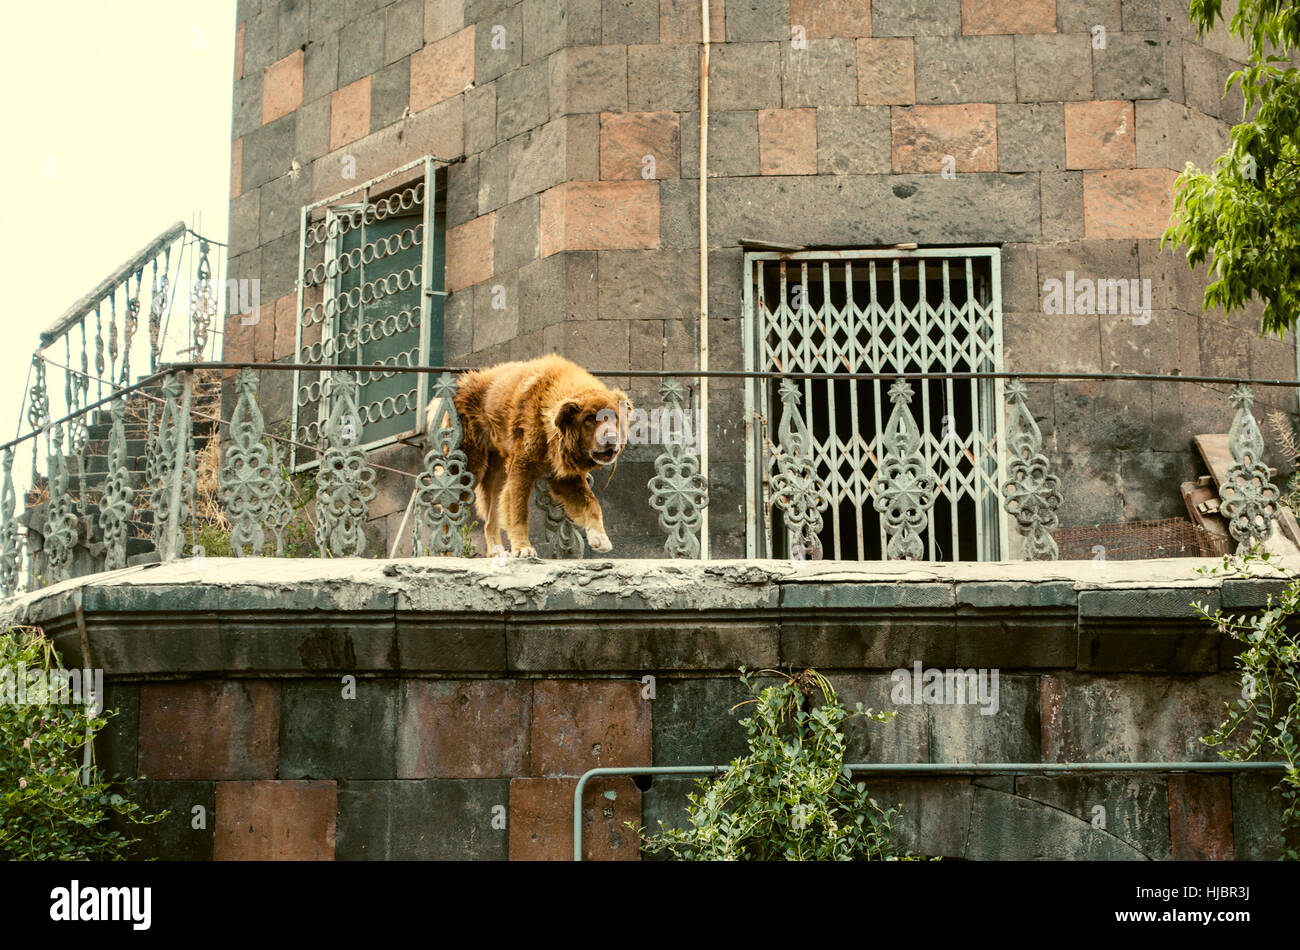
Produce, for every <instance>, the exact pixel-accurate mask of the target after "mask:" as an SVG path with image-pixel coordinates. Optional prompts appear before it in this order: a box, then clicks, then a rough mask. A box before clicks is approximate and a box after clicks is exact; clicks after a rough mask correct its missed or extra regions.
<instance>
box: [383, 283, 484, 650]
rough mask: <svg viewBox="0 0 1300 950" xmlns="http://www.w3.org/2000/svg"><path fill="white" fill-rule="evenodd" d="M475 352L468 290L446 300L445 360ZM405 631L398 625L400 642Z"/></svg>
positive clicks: (454, 360)
mask: <svg viewBox="0 0 1300 950" xmlns="http://www.w3.org/2000/svg"><path fill="white" fill-rule="evenodd" d="M473 351H474V290H473V288H468V289H466V290H462V291H460V292H459V293H453V294H451V295H449V296H448V297H447V298H446V303H445V305H444V308H443V316H442V352H443V359H445V360H446V361H447V362H448V364H449V365H464V360H465V358H466V357H467V356H468V355H469V354H470V353H472V352H473ZM403 629H404V627H403V623H402V622H399V623H398V639H399V642H400V640H401V636H402V630H403Z"/></svg>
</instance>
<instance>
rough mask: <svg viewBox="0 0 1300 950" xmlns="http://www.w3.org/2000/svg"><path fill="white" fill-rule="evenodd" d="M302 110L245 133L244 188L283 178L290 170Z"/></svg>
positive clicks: (247, 188)
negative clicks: (299, 115)
mask: <svg viewBox="0 0 1300 950" xmlns="http://www.w3.org/2000/svg"><path fill="white" fill-rule="evenodd" d="M297 121H298V114H297V113H296V112H291V113H289V114H288V115H286V116H283V117H281V118H279V119H276V120H275V121H274V122H268V123H267V124H266V125H263V126H260V127H258V128H257V129H254V130H253V131H252V132H249V133H248V134H247V135H245V136H244V159H243V163H244V190H245V191H248V190H251V189H253V188H257V187H259V186H261V185H264V184H266V183H267V182H268V181H271V180H272V179H274V178H279V177H280V176H281V175H283V174H284V173H285V172H287V171H289V165H290V163H291V162H292V160H293V147H294V142H295V137H296V133H297Z"/></svg>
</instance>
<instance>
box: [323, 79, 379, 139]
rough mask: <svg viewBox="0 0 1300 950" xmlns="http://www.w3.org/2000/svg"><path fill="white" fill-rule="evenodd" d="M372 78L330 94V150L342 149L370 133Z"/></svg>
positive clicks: (359, 80) (360, 80) (361, 80)
mask: <svg viewBox="0 0 1300 950" xmlns="http://www.w3.org/2000/svg"><path fill="white" fill-rule="evenodd" d="M370 82H371V77H370V76H364V77H362V78H361V79H358V80H357V81H356V82H354V83H351V84H349V85H347V86H344V87H343V88H342V89H339V90H337V91H336V92H333V93H331V94H330V150H331V151H333V150H334V149H339V148H342V147H343V146H345V145H349V144H351V143H352V142H355V141H356V140H357V139H360V138H362V137H363V136H365V135H367V134H369V132H370Z"/></svg>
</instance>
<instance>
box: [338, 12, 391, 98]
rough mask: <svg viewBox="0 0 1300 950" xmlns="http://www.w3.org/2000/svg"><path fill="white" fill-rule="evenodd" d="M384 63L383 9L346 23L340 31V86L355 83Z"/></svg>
mask: <svg viewBox="0 0 1300 950" xmlns="http://www.w3.org/2000/svg"><path fill="white" fill-rule="evenodd" d="M383 66H384V11H382V10H379V11H377V12H375V13H372V14H370V15H369V16H366V17H364V18H362V19H360V20H356V21H355V22H352V23H349V24H348V25H347V26H345V27H343V29H342V30H340V31H339V86H340V87H342V86H346V85H348V84H350V83H354V82H356V81H357V80H358V79H360V78H361V77H362V76H369V75H370V74H371V73H374V72H378V71H379V70H380V69H382V68H383Z"/></svg>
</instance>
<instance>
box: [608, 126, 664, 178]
mask: <svg viewBox="0 0 1300 950" xmlns="http://www.w3.org/2000/svg"><path fill="white" fill-rule="evenodd" d="M647 156H649V157H650V160H651V163H647V161H646V157H647ZM680 166H681V122H680V119H679V117H678V115H677V114H676V113H675V112H622V113H613V112H604V113H601V116H600V177H601V179H602V180H605V181H610V180H617V179H647V178H676V177H678V175H679V174H680Z"/></svg>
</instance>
